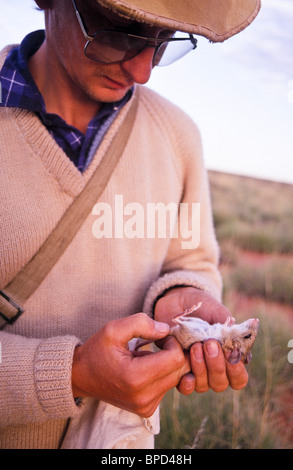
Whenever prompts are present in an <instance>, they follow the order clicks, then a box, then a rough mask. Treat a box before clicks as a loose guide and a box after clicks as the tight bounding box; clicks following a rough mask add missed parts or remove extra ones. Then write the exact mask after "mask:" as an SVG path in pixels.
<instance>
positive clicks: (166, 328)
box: [154, 320, 170, 335]
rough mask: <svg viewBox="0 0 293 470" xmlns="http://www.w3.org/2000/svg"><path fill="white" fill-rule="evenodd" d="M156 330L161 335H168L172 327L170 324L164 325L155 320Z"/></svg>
mask: <svg viewBox="0 0 293 470" xmlns="http://www.w3.org/2000/svg"><path fill="white" fill-rule="evenodd" d="M154 324H155V328H156V330H157V331H158V332H159V333H164V334H165V335H167V334H168V333H169V330H170V327H169V325H168V323H162V322H158V321H155V320H154Z"/></svg>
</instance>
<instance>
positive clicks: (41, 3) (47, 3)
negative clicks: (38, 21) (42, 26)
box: [35, 0, 52, 10]
mask: <svg viewBox="0 0 293 470" xmlns="http://www.w3.org/2000/svg"><path fill="white" fill-rule="evenodd" d="M35 3H36V4H37V5H38V7H39V8H40V9H41V10H48V9H49V8H50V7H51V3H52V2H51V0H35Z"/></svg>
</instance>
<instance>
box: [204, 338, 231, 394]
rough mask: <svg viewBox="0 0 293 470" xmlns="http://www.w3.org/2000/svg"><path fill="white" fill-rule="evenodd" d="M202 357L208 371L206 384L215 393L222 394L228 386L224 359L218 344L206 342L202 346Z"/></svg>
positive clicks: (212, 341) (216, 342)
mask: <svg viewBox="0 0 293 470" xmlns="http://www.w3.org/2000/svg"><path fill="white" fill-rule="evenodd" d="M203 350H204V357H205V361H206V366H207V371H208V383H209V386H210V388H211V389H212V390H214V391H215V392H223V391H224V390H226V388H228V386H229V380H228V377H227V371H226V364H227V363H226V359H225V357H224V354H223V351H222V348H221V346H220V343H219V342H218V341H216V340H207V341H205V343H204V345H203Z"/></svg>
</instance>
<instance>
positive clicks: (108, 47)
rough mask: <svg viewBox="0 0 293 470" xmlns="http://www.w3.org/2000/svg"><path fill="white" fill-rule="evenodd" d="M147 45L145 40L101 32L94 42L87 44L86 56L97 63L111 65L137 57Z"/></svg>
mask: <svg viewBox="0 0 293 470" xmlns="http://www.w3.org/2000/svg"><path fill="white" fill-rule="evenodd" d="M146 45H147V41H146V40H145V39H143V38H136V37H131V36H128V35H127V34H124V33H119V32H113V31H109V32H107V31H101V32H98V33H96V34H95V36H94V39H93V41H91V42H88V43H87V44H86V47H85V54H86V56H87V57H88V58H89V59H92V60H94V61H96V62H102V63H105V64H110V63H113V62H122V61H124V60H128V59H131V58H132V57H135V56H136V55H137V54H139V53H140V52H141V51H142V50H143V49H144V48H145V46H146Z"/></svg>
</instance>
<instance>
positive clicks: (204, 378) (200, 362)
mask: <svg viewBox="0 0 293 470" xmlns="http://www.w3.org/2000/svg"><path fill="white" fill-rule="evenodd" d="M190 361H191V369H192V372H193V374H194V376H195V387H194V390H195V392H197V393H204V392H207V391H208V390H209V388H210V387H209V380H208V371H207V366H206V363H205V359H204V354H203V347H202V344H201V343H194V344H193V345H192V346H191V348H190Z"/></svg>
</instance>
